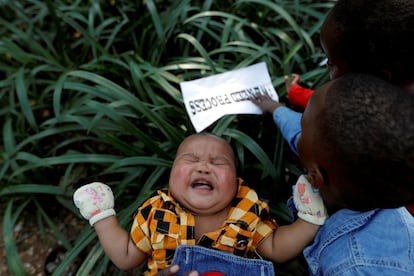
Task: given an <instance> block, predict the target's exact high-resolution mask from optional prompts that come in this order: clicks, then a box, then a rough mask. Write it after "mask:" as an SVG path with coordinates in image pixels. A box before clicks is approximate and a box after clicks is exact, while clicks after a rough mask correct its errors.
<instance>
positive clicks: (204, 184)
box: [191, 180, 214, 190]
mask: <svg viewBox="0 0 414 276" xmlns="http://www.w3.org/2000/svg"><path fill="white" fill-rule="evenodd" d="M191 187H192V188H207V189H210V190H213V189H214V188H213V185H211V184H210V183H209V182H208V181H201V180H196V181H194V182H193V183H192V184H191Z"/></svg>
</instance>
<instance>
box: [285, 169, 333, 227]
mask: <svg viewBox="0 0 414 276" xmlns="http://www.w3.org/2000/svg"><path fill="white" fill-rule="evenodd" d="M293 201H294V203H295V207H296V209H297V210H298V217H300V218H301V219H303V220H305V221H307V222H310V223H313V224H317V225H323V224H324V223H325V220H326V218H327V216H328V215H327V211H326V207H325V204H324V203H323V200H322V198H321V196H320V194H319V190H317V189H315V188H313V187H312V185H311V184H310V183H309V181H308V180H307V179H306V177H305V176H304V175H301V176H300V177H299V179H298V181H297V182H296V185H295V186H293Z"/></svg>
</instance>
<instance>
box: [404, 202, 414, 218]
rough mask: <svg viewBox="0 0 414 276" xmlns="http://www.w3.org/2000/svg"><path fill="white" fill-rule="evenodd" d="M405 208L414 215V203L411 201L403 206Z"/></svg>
mask: <svg viewBox="0 0 414 276" xmlns="http://www.w3.org/2000/svg"><path fill="white" fill-rule="evenodd" d="M405 208H407V210H408V212H410V213H411V215H413V216H414V203H411V204H409V205H407V206H405Z"/></svg>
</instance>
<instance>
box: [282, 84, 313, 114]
mask: <svg viewBox="0 0 414 276" xmlns="http://www.w3.org/2000/svg"><path fill="white" fill-rule="evenodd" d="M313 92H314V90H313V89H309V88H304V87H302V86H300V85H298V84H295V85H292V87H291V88H290V89H289V91H288V98H289V102H290V104H291V105H293V106H297V107H300V108H303V109H305V107H306V105H307V104H308V101H309V98H310V96H312V94H313Z"/></svg>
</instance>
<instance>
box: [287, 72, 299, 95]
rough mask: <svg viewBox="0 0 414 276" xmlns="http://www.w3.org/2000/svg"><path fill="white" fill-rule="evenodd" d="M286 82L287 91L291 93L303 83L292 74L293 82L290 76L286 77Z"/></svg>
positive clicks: (296, 75) (297, 76)
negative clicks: (293, 88)
mask: <svg viewBox="0 0 414 276" xmlns="http://www.w3.org/2000/svg"><path fill="white" fill-rule="evenodd" d="M284 80H285V86H286V91H289V90H290V88H291V87H292V86H294V85H296V84H299V83H300V82H301V79H300V76H299V75H298V74H295V73H293V74H292V80H290V79H289V76H285V77H284Z"/></svg>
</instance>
